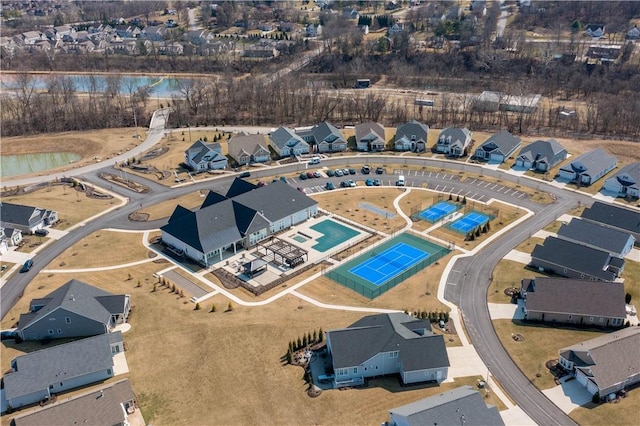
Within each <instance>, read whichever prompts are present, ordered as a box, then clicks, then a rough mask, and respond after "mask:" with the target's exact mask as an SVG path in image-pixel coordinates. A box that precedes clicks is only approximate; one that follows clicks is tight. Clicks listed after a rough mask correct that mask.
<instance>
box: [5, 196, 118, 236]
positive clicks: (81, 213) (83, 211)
mask: <svg viewBox="0 0 640 426" xmlns="http://www.w3.org/2000/svg"><path fill="white" fill-rule="evenodd" d="M2 201H3V202H5V203H15V204H23V205H27V206H33V207H41V208H46V209H49V210H55V211H56V212H58V217H59V218H60V221H59V222H58V223H57V224H55V225H54V228H56V229H67V228H69V227H71V226H73V225H75V224H76V223H79V222H82V221H83V220H86V219H88V218H90V217H93V216H95V215H96V214H98V213H102V212H103V211H105V210H107V209H108V208H110V207H112V206H114V205H118V204H120V200H118V199H116V198H112V199H110V200H101V199H98V198H88V197H86V196H85V195H84V194H83V193H80V192H77V191H76V190H75V189H73V188H70V187H68V186H67V185H54V186H49V187H46V188H42V189H39V190H37V191H34V192H30V193H28V194H22V195H11V196H7V197H2Z"/></svg>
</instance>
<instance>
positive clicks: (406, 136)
mask: <svg viewBox="0 0 640 426" xmlns="http://www.w3.org/2000/svg"><path fill="white" fill-rule="evenodd" d="M428 132H429V126H427V125H426V124H423V123H420V122H419V121H416V120H409V121H407V122H406V123H404V124H402V125H400V126H398V128H397V129H396V136H395V138H394V147H395V150H396V151H412V152H424V151H425V149H426V148H427V134H428Z"/></svg>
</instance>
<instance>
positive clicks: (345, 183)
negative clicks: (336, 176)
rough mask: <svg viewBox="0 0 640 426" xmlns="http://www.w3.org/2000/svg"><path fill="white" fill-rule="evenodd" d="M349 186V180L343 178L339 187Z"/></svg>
mask: <svg viewBox="0 0 640 426" xmlns="http://www.w3.org/2000/svg"><path fill="white" fill-rule="evenodd" d="M348 187H349V182H347V181H346V180H343V181H342V182H340V188H348Z"/></svg>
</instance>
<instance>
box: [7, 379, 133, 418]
mask: <svg viewBox="0 0 640 426" xmlns="http://www.w3.org/2000/svg"><path fill="white" fill-rule="evenodd" d="M133 400H135V395H134V394H133V389H131V383H130V382H129V380H128V379H125V380H122V381H119V382H116V383H114V384H112V385H108V386H102V387H101V388H100V389H99V390H95V391H93V392H90V393H87V394H85V395H81V396H77V397H74V398H71V399H69V400H67V401H64V402H61V403H58V404H54V405H49V406H47V407H46V408H44V409H42V410H38V411H34V412H31V413H27V414H24V415H22V416H18V417H15V418H14V419H13V420H14V421H13V424H14V425H15V426H41V425H46V424H49V425H59V426H62V425H81V424H88V425H100V424H102V425H119V424H124V421H125V412H124V410H123V409H122V407H121V404H122V403H125V402H128V401H133Z"/></svg>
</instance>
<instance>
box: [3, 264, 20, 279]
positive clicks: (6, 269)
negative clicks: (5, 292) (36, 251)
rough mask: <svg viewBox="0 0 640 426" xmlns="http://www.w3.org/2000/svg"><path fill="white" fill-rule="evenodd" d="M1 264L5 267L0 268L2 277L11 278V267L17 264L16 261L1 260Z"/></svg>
mask: <svg viewBox="0 0 640 426" xmlns="http://www.w3.org/2000/svg"><path fill="white" fill-rule="evenodd" d="M0 266H3V267H4V269H1V270H0V278H3V279H5V280H8V279H9V271H10V270H11V268H13V267H14V266H16V264H15V263H11V262H5V261H0Z"/></svg>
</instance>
